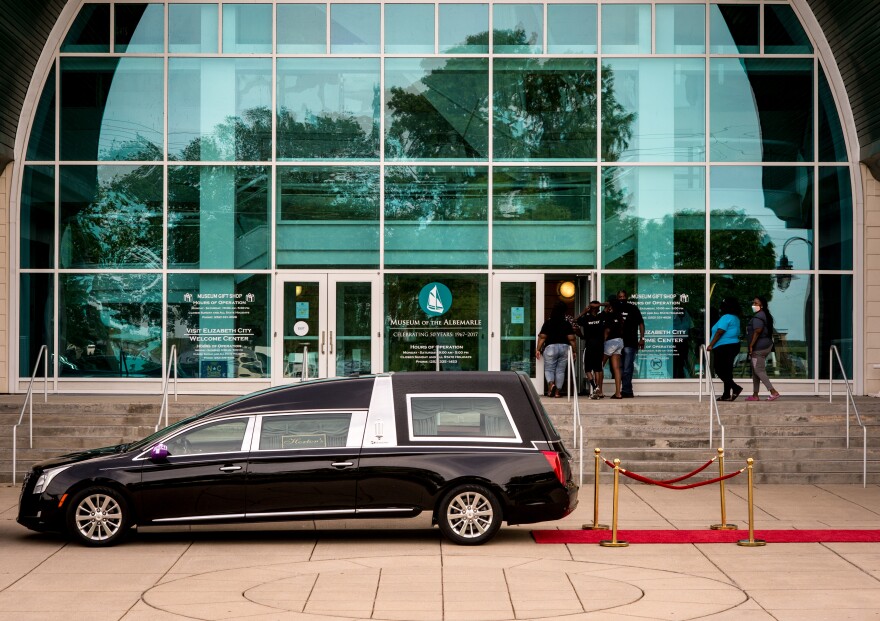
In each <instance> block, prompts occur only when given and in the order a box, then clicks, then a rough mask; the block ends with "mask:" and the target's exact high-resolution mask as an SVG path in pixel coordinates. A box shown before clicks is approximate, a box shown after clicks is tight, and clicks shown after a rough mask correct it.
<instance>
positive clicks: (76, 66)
mask: <svg viewBox="0 0 880 621" xmlns="http://www.w3.org/2000/svg"><path fill="white" fill-rule="evenodd" d="M162 64H163V63H162V59H161V58H62V59H61V132H60V135H61V159H62V160H80V161H95V160H129V161H132V160H134V161H138V160H140V161H146V160H160V159H162V151H163V139H162V134H163V131H164V115H163V110H164V108H165V105H164V86H163V85H164V70H163V67H162Z"/></svg>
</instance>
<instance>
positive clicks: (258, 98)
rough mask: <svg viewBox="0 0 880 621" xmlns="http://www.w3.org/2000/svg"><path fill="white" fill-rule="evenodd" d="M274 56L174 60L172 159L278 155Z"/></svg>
mask: <svg viewBox="0 0 880 621" xmlns="http://www.w3.org/2000/svg"><path fill="white" fill-rule="evenodd" d="M271 104H272V60H271V59H269V58H172V59H170V60H169V61H168V157H169V159H176V160H190V161H199V160H201V161H268V160H271V159H272V150H271V149H272V117H271V112H270V110H271Z"/></svg>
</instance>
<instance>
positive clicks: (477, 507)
mask: <svg viewBox="0 0 880 621" xmlns="http://www.w3.org/2000/svg"><path fill="white" fill-rule="evenodd" d="M493 519H494V512H493V511H492V503H491V502H489V499H488V498H486V497H485V496H483V495H482V494H480V493H478V492H462V493H461V494H459V495H458V496H456V497H455V498H453V499H452V501H451V502H450V503H449V509H448V510H447V512H446V520H447V522H448V524H449V526H450V527H451V528H452V530H453V531H455V532H456V533H457V534H459V535H460V536H462V537H465V538H466V539H473V538H474V537H480V536H481V535H483V534H484V533H485V532H486V531H487V530H488V529H489V527H490V526H491V525H492V520H493Z"/></svg>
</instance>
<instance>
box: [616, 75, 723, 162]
mask: <svg viewBox="0 0 880 621" xmlns="http://www.w3.org/2000/svg"><path fill="white" fill-rule="evenodd" d="M604 63H605V64H603V65H602V79H603V91H602V95H603V98H606V97H607V98H610V102H609V101H603V106H602V110H603V112H607V113H608V114H607V116H608V122H607V123H606V119H605V118H604V117H603V119H602V123H603V127H602V133H603V136H602V137H603V139H606V140H608V141H609V143H608V144H604V143H603V145H602V158H603V159H604V160H606V161H608V160H610V161H618V160H619V161H634V162H700V161H705V159H706V130H705V127H706V112H705V110H706V88H705V84H706V63H705V61H704V60H703V59H702V58H681V59H672V58H642V59H637V58H616V59H615V58H611V59H606V60H605V61H604ZM606 125H607V127H606Z"/></svg>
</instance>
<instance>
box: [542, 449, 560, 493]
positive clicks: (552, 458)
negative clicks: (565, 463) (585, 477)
mask: <svg viewBox="0 0 880 621" xmlns="http://www.w3.org/2000/svg"><path fill="white" fill-rule="evenodd" d="M541 453H542V454H543V455H544V457H546V458H547V463H549V464H550V467H551V468H553V472H554V473H555V474H556V478H557V479H559V482H560V483H562V484H563V485H565V474H564V473H563V472H562V460H561V459H560V458H559V453H557V452H556V451H541Z"/></svg>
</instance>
